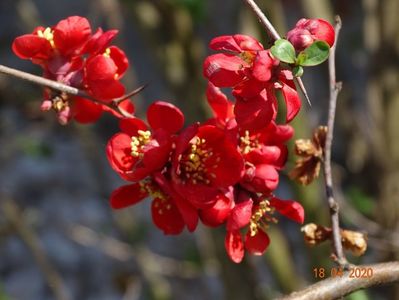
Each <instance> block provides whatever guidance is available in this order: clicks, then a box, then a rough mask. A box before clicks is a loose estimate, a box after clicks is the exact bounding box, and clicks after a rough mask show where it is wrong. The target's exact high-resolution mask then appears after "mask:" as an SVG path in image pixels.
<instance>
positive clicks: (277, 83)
mask: <svg viewBox="0 0 399 300" xmlns="http://www.w3.org/2000/svg"><path fill="white" fill-rule="evenodd" d="M210 48H212V49H214V50H222V51H228V53H218V54H214V55H210V56H208V57H207V58H206V59H205V62H204V65H203V73H204V76H205V77H206V78H208V80H209V81H210V82H211V83H212V84H213V85H215V86H217V87H232V88H233V95H234V96H235V97H236V105H235V108H234V114H235V116H236V120H237V123H238V125H239V126H240V127H244V128H246V129H260V128H262V127H265V126H267V124H268V123H269V122H270V121H271V120H273V119H274V118H275V116H276V112H277V101H276V99H275V89H281V90H282V92H283V96H284V100H285V102H286V106H287V117H286V120H287V122H290V121H291V120H292V119H293V118H294V117H295V115H296V114H297V113H298V111H299V109H300V107H301V102H300V99H299V97H298V94H297V92H296V89H295V84H294V83H293V81H292V80H293V78H292V76H291V77H289V76H288V75H287V74H285V73H286V71H281V70H280V68H279V67H278V66H279V61H278V60H277V59H275V58H274V57H273V56H272V54H271V53H270V51H269V50H264V49H263V46H262V45H261V44H260V43H259V42H258V41H256V40H255V39H254V38H251V37H249V36H244V35H234V36H221V37H217V38H215V39H213V40H212V41H211V42H210Z"/></svg>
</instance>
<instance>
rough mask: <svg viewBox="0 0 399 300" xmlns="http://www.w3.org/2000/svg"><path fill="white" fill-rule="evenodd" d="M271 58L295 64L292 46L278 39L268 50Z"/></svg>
mask: <svg viewBox="0 0 399 300" xmlns="http://www.w3.org/2000/svg"><path fill="white" fill-rule="evenodd" d="M270 51H271V52H272V54H273V56H274V57H275V58H277V59H279V60H280V61H282V62H285V63H288V64H293V63H295V49H294V46H292V44H291V43H290V42H289V41H287V40H285V39H279V40H277V41H276V42H275V43H274V46H273V47H271V48H270Z"/></svg>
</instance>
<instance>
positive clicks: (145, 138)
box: [130, 130, 151, 157]
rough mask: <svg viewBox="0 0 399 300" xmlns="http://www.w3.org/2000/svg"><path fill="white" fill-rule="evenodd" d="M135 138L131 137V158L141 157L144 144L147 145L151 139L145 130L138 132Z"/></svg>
mask: <svg viewBox="0 0 399 300" xmlns="http://www.w3.org/2000/svg"><path fill="white" fill-rule="evenodd" d="M137 134H138V135H137V136H132V141H131V143H130V147H131V155H132V156H133V157H142V156H143V153H142V150H143V148H144V146H145V145H146V144H148V143H149V141H150V139H151V132H150V131H148V130H146V131H143V130H138V131H137Z"/></svg>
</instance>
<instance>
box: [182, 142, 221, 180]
mask: <svg viewBox="0 0 399 300" xmlns="http://www.w3.org/2000/svg"><path fill="white" fill-rule="evenodd" d="M213 155H214V153H213V151H212V148H207V147H206V140H205V139H200V138H199V137H195V138H194V142H193V143H192V144H191V148H190V150H189V153H188V154H186V155H185V158H184V159H183V160H182V170H183V172H184V175H183V176H185V177H186V179H187V180H190V181H191V182H192V183H193V184H197V183H205V184H209V183H210V180H209V178H208V176H210V177H212V178H216V175H215V174H214V173H208V172H207V171H208V169H207V166H206V161H207V160H208V159H209V158H210V157H212V156H213ZM219 161H220V157H217V158H216V164H214V165H213V168H216V167H217V163H218V162H219Z"/></svg>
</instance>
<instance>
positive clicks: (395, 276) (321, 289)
mask: <svg viewBox="0 0 399 300" xmlns="http://www.w3.org/2000/svg"><path fill="white" fill-rule="evenodd" d="M356 270H359V271H360V275H359V272H358V271H356ZM363 270H364V271H363ZM367 270H369V271H367ZM370 270H372V271H370ZM331 274H333V273H331ZM361 274H365V275H363V276H362V275H361ZM327 276H330V273H329V272H327V273H326V277H327ZM398 281H399V262H388V263H382V264H374V265H363V266H356V267H355V269H353V270H350V271H346V272H344V273H343V276H336V277H330V278H327V279H324V280H321V281H320V282H317V283H315V284H312V285H311V286H308V287H307V288H305V289H304V290H302V291H299V292H294V293H292V294H291V295H289V296H286V297H282V298H279V300H308V299H317V300H332V299H340V298H341V297H344V296H345V295H348V294H350V293H352V292H355V291H357V290H360V289H364V288H369V287H373V286H378V285H382V284H388V283H393V282H398Z"/></svg>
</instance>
